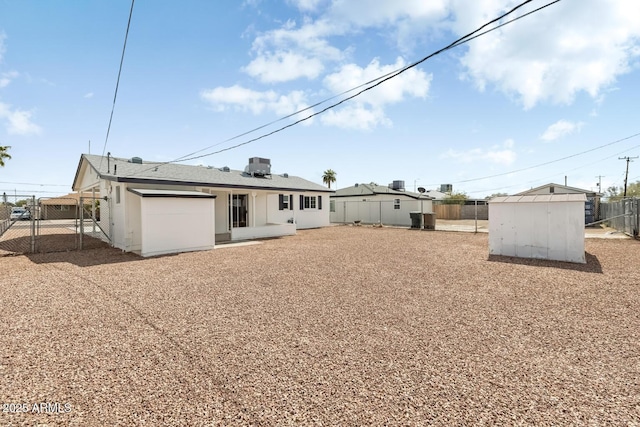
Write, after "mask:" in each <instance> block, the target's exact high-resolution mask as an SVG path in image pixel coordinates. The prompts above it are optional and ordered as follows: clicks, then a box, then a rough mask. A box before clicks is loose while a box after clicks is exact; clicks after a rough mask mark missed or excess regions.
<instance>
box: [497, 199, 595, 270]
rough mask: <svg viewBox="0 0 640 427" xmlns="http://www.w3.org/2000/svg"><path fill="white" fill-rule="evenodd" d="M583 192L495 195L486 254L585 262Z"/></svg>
mask: <svg viewBox="0 0 640 427" xmlns="http://www.w3.org/2000/svg"><path fill="white" fill-rule="evenodd" d="M586 200H587V198H586V196H585V195H584V194H547V195H532V196H507V197H495V198H493V199H491V200H490V202H489V254H491V255H507V256H515V257H520V258H538V259H549V260H556V261H568V262H576V263H585V262H586V261H585V255H584V226H585V222H584V205H585V202H586Z"/></svg>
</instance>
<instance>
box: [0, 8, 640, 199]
mask: <svg viewBox="0 0 640 427" xmlns="http://www.w3.org/2000/svg"><path fill="white" fill-rule="evenodd" d="M518 3H520V2H519V1H516V2H514V1H507V0H478V1H471V0H433V1H428V2H427V1H422V0H396V1H394V2H383V1H380V0H359V1H346V0H282V1H267V0H246V1H244V2H242V1H230V0H224V1H215V2H212V1H205V0H187V1H183V2H175V1H150V0H137V1H136V3H135V7H134V10H133V17H132V21H131V28H130V32H129V38H128V43H127V50H126V55H125V58H124V64H123V69H122V76H121V80H120V86H119V91H118V98H117V102H116V106H115V113H114V116H113V123H112V126H111V131H110V135H109V138H108V140H107V144H106V151H109V152H111V154H112V155H113V156H116V157H132V156H139V157H142V158H143V159H145V160H153V161H170V160H174V159H176V158H179V157H181V156H184V155H187V154H189V153H192V152H196V151H199V150H202V149H205V148H207V147H212V148H209V149H207V150H204V151H201V152H200V153H199V154H208V153H211V152H213V151H217V150H220V149H224V148H227V147H230V146H232V145H234V144H237V143H242V142H246V141H248V140H249V139H251V138H252V137H256V136H259V135H261V134H262V133H266V132H269V131H272V130H274V129H276V128H278V127H280V126H283V125H286V124H289V123H291V122H292V120H293V119H285V120H283V121H280V122H278V123H276V124H275V125H271V126H268V127H266V128H264V129H262V130H260V131H258V132H256V133H252V134H250V135H247V136H244V137H240V138H237V139H235V140H233V141H230V142H224V141H226V140H228V139H229V138H232V137H235V136H237V135H240V134H243V133H244V132H247V131H250V130H252V129H254V128H256V127H259V126H262V125H265V124H268V123H271V122H272V121H274V120H277V119H278V118H281V117H283V116H286V115H288V114H291V113H293V112H295V111H298V110H300V109H303V108H306V107H308V106H310V105H313V104H315V103H317V102H320V101H323V100H325V99H327V98H330V97H332V96H335V95H336V94H339V93H341V92H343V91H344V90H348V89H351V88H353V87H355V86H358V85H360V84H361V83H364V82H366V81H368V80H371V79H373V78H376V77H379V76H380V75H383V74H386V73H387V72H390V71H393V70H395V69H398V68H400V67H402V66H404V65H407V64H409V63H412V62H414V61H416V60H419V59H421V58H423V57H425V56H427V55H429V54H431V53H432V52H434V51H436V50H438V49H440V48H442V47H444V46H446V45H448V44H449V43H451V42H452V41H454V40H455V39H457V38H458V37H460V36H462V35H464V34H467V33H469V32H471V31H473V30H475V29H476V28H478V27H479V26H480V25H482V24H484V23H485V22H488V21H489V20H491V19H493V18H494V17H497V16H498V15H500V14H501V13H503V12H505V11H507V10H508V9H510V8H512V7H513V6H515V5H516V4H518ZM546 3H547V1H538V0H535V1H533V2H531V3H530V4H528V5H527V6H525V7H524V8H522V9H520V10H519V11H518V12H517V13H516V14H515V15H514V17H515V16H519V15H522V14H523V13H526V12H528V11H531V10H533V9H535V8H537V7H540V6H543V5H544V4H546ZM130 6H131V3H130V1H128V0H126V1H125V0H110V1H95V0H85V1H82V2H76V1H42V0H37V1H36V0H0V145H10V146H11V147H12V148H11V150H10V154H11V155H12V157H13V158H12V159H11V160H8V161H7V162H6V166H5V167H4V168H2V169H0V190H1V191H5V192H7V193H13V192H14V191H16V192H17V193H19V194H20V193H22V194H36V195H38V196H54V195H57V194H66V193H67V192H69V191H71V183H72V181H73V177H74V174H75V171H76V167H77V164H78V161H79V158H80V155H81V154H82V153H86V152H88V150H89V141H91V153H92V154H101V153H102V152H103V148H104V145H105V138H106V132H107V125H108V122H109V115H110V112H111V107H112V103H113V97H114V89H115V84H116V77H117V74H118V66H119V64H120V55H121V52H122V44H123V41H124V35H125V31H126V26H127V20H128V17H129V9H130ZM339 99H340V98H338V99H336V100H339ZM326 105H328V104H323V105H322V107H324V106H326ZM319 108H321V107H316V108H314V109H312V110H309V111H307V113H306V114H309V113H310V112H315V111H318V110H319ZM639 111H640V3H639V2H637V1H636V0H617V1H614V0H609V1H607V0H562V1H561V2H559V3H557V4H555V5H552V6H550V7H548V8H546V9H544V10H543V11H541V12H537V13H535V14H533V15H531V16H528V17H525V18H523V19H521V20H518V21H516V22H514V23H512V24H509V25H507V26H505V27H503V28H501V29H498V30H496V31H494V32H491V33H489V34H487V35H484V36H482V37H479V38H478V39H476V40H473V41H471V42H469V43H467V44H464V45H462V46H460V47H457V48H455V49H452V50H450V51H447V52H445V53H443V54H440V55H438V56H435V57H433V58H432V59H430V60H428V61H426V62H423V63H422V64H420V65H419V66H418V67H416V68H412V69H411V70H409V71H407V72H406V73H404V74H402V75H400V76H398V77H396V78H394V79H391V80H389V81H388V82H386V83H384V84H382V85H380V86H379V87H377V88H374V89H372V90H371V91H368V92H367V93H366V94H364V95H362V96H360V97H357V98H355V99H353V100H351V101H348V102H346V103H345V104H343V105H341V106H340V107H337V108H334V109H331V110H330V111H329V112H327V113H323V114H321V115H318V116H316V117H314V118H313V119H310V120H308V121H305V122H303V123H302V124H299V125H296V126H293V127H291V128H289V129H286V130H284V131H282V132H279V133H276V134H274V135H272V136H269V137H267V138H264V139H261V140H259V141H256V142H252V143H250V144H246V145H243V146H241V147H239V148H237V149H232V150H228V151H225V152H222V153H219V154H214V155H211V156H207V157H203V158H201V159H195V160H190V161H187V162H186V163H187V164H206V165H213V166H217V167H221V166H229V167H231V168H233V169H242V168H244V166H245V165H246V164H247V159H248V158H249V157H253V156H260V157H267V158H270V159H271V163H272V171H273V172H274V173H284V172H287V173H289V174H293V175H298V176H301V177H304V178H306V179H309V180H311V181H314V182H318V183H320V182H321V176H322V172H323V171H324V170H326V169H329V168H331V169H333V170H335V171H336V172H337V187H338V188H342V187H347V186H351V185H353V184H354V183H356V182H359V183H362V182H367V183H368V182H372V181H373V182H377V183H379V184H388V183H390V182H391V181H393V180H404V181H405V183H406V186H407V188H408V189H409V190H413V189H414V187H415V186H423V187H426V188H428V189H437V188H438V187H439V185H440V184H444V183H452V184H453V188H454V191H462V192H465V193H467V194H468V195H469V196H470V197H478V198H482V197H485V196H486V195H489V194H492V193H498V192H504V193H511V194H512V193H516V192H519V191H522V190H525V189H528V188H531V187H536V186H538V185H542V184H545V183H548V182H556V183H560V184H562V183H564V180H565V176H566V177H567V183H568V185H571V186H576V187H582V188H587V189H593V190H597V186H596V182H598V178H597V176H602V178H601V180H602V188H603V189H604V188H607V187H608V186H610V185H618V186H620V185H622V184H623V180H624V171H625V162H624V161H622V160H619V159H618V157H624V156H639V155H640V136H635V137H632V138H629V139H626V140H624V141H620V142H615V141H618V140H620V139H624V138H627V137H630V136H632V135H635V134H637V133H640V120H639V116H638V114H639V113H638V112H639ZM614 142H615V143H614ZM607 144H609V145H607ZM605 145H606V146H605ZM598 147H602V148H598ZM588 150H591V151H589V152H587V151H588ZM584 152H586V153H584ZM581 153H584V154H581ZM565 157H569V158H567V159H565V160H560V159H562V158H565ZM545 164H546V165H545ZM538 165H542V166H538ZM535 166H538V167H535ZM487 176H494V177H493V178H485V179H483V178H484V177H487ZM629 180H630V181H635V180H640V159H638V160H637V161H636V162H633V163H631V165H630V173H629ZM33 184H35V185H33Z"/></svg>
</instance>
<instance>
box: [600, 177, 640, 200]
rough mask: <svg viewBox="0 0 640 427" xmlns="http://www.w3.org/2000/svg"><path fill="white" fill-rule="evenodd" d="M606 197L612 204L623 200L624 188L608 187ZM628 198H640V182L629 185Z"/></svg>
mask: <svg viewBox="0 0 640 427" xmlns="http://www.w3.org/2000/svg"><path fill="white" fill-rule="evenodd" d="M605 197H606V198H607V199H608V200H609V201H610V202H616V201H618V200H622V198H623V197H624V187H622V186H620V187H617V186H615V185H612V186H611V187H608V188H607V191H605ZM627 197H640V181H636V182H632V183H630V184H629V185H627Z"/></svg>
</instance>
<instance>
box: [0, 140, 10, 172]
mask: <svg viewBox="0 0 640 427" xmlns="http://www.w3.org/2000/svg"><path fill="white" fill-rule="evenodd" d="M9 148H11V146H10V145H0V167H4V159H10V158H11V156H10V155H9V153H7V150H8V149H9Z"/></svg>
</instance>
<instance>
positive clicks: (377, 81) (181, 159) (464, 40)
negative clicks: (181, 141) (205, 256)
mask: <svg viewBox="0 0 640 427" xmlns="http://www.w3.org/2000/svg"><path fill="white" fill-rule="evenodd" d="M532 1H533V0H526V1H524V2H523V3H520V4H519V5H517V6H515V7H514V8H512V9H511V10H510V11H508V12H506V13H504V14H502V15H500V16H499V17H497V18H495V19H493V20H491V21H489V22H487V23H486V24H484V25H482V26H481V27H479V28H478V29H476V30H474V31H472V32H471V33H469V34H467V35H465V36H463V37H460V38H459V39H457V40H456V41H454V42H453V43H451V44H449V45H448V46H446V47H444V48H442V49H440V50H438V51H436V52H434V53H432V54H430V55H428V56H425V57H424V58H422V59H420V60H418V61H416V62H413V63H411V64H409V65H407V66H405V67H402V68H400V69H398V70H396V71H392V72H391V73H388V74H385V75H384V76H381V77H378V78H377V79H374V80H371V81H370V82H367V83H364V84H362V85H360V86H357V87H355V88H352V89H349V90H347V91H345V92H343V93H342V94H339V95H336V96H334V97H332V98H328V99H327V100H324V101H321V102H319V103H316V104H314V105H312V106H310V107H307V108H305V109H302V110H299V111H296V112H295V113H292V114H290V115H288V116H285V117H282V118H280V119H278V120H275V121H273V122H271V123H268V124H266V125H263V126H260V127H258V128H256V129H253V130H250V131H247V132H244V133H243V134H241V135H236V136H234V137H232V138H229V139H227V140H225V141H222V142H220V143H217V144H214V145H211V146H209V147H206V148H203V149H200V150H198V151H195V152H193V153H191V154H187V155H184V156H182V157H179V158H178V159H176V160H173V161H169V162H163V163H160V164H159V165H154V166H153V167H152V168H148V169H144V170H142V171H140V172H139V173H137V174H135V175H139V174H141V173H144V172H146V171H148V170H151V169H154V168H156V167H157V166H162V165H165V164H170V163H178V162H185V161H189V160H196V159H200V158H203V157H209V156H212V155H215V154H219V153H222V152H225V151H230V150H233V149H235V148H238V147H241V146H244V145H247V144H250V143H252V142H255V141H258V140H260V139H263V138H266V137H269V136H271V135H273V134H275V133H278V132H281V131H283V130H285V129H288V128H290V127H292V126H295V125H297V124H299V123H302V122H304V121H306V120H309V119H311V118H313V117H315V116H318V115H320V114H323V113H325V112H326V111H328V110H330V109H332V108H335V107H337V106H339V105H341V104H343V103H345V102H347V101H349V100H351V99H353V98H355V97H357V96H359V95H361V94H363V93H364V92H367V91H369V90H371V89H373V88H375V87H377V86H379V85H381V84H382V83H384V82H386V81H388V80H390V79H392V78H394V77H397V76H398V75H400V74H402V73H404V72H406V71H407V70H409V69H411V68H414V67H416V66H418V65H419V64H421V63H423V62H425V61H427V60H428V59H430V58H432V57H434V56H436V55H439V54H441V53H443V52H445V51H447V50H449V49H452V48H454V47H457V46H460V45H462V44H464V43H467V42H469V41H471V40H473V39H475V38H477V37H480V36H482V35H484V34H487V33H489V32H491V31H495V30H497V29H498V28H500V27H503V26H505V25H507V24H510V23H512V22H515V21H517V20H519V19H522V18H524V17H525V16H528V15H531V14H533V13H535V12H538V11H540V10H542V9H545V8H547V7H549V6H551V5H553V4H555V3H559V2H560V1H561V0H554V1H552V2H550V3H547V4H545V5H544V6H541V7H539V8H537V9H535V10H532V11H530V12H528V13H526V14H523V15H522V16H519V17H517V18H514V19H512V20H510V21H507V22H504V23H502V24H500V25H498V26H496V27H495V28H492V29H489V30H487V31H484V32H481V33H479V32H480V31H482V30H483V29H484V28H486V27H487V26H489V25H491V24H493V23H495V22H497V21H499V20H501V19H503V18H504V17H506V16H508V15H510V14H512V13H513V12H515V11H516V10H518V9H520V8H521V7H523V6H525V5H526V4H528V3H530V2H532ZM476 33H479V34H476ZM373 82H375V84H372V85H371V86H367V87H365V88H364V89H362V90H360V91H358V92H357V93H355V94H353V95H351V96H348V97H346V98H344V99H342V100H340V101H338V102H336V103H334V104H331V105H329V106H327V107H325V108H324V109H322V110H320V111H318V112H315V113H313V114H310V115H309V116H307V117H304V118H302V119H299V120H296V121H295V122H293V123H290V124H288V125H286V126H282V127H280V128H278V129H275V130H273V131H271V132H268V133H266V134H262V135H260V136H258V137H255V138H252V139H250V140H248V141H245V142H242V143H239V144H236V145H232V146H230V147H227V148H224V149H221V150H217V151H214V152H211V153H207V154H202V155H198V156H195V155H194V154H196V153H199V152H202V151H205V150H208V149H210V148H213V147H215V146H218V145H221V144H223V143H225V142H229V141H232V140H235V139H238V138H240V137H242V136H245V135H247V134H250V133H253V132H255V131H256V130H259V129H263V128H265V127H267V126H269V125H271V124H274V123H277V122H279V121H281V120H284V119H287V118H290V117H292V116H295V115H297V114H300V113H302V112H304V111H307V110H309V109H311V108H314V107H316V106H318V105H321V104H323V103H325V102H328V101H329V100H332V99H335V98H337V97H339V96H341V95H343V94H346V93H350V92H353V91H354V90H357V89H359V88H362V87H363V86H366V85H368V84H369V83H373ZM103 156H104V153H103Z"/></svg>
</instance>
